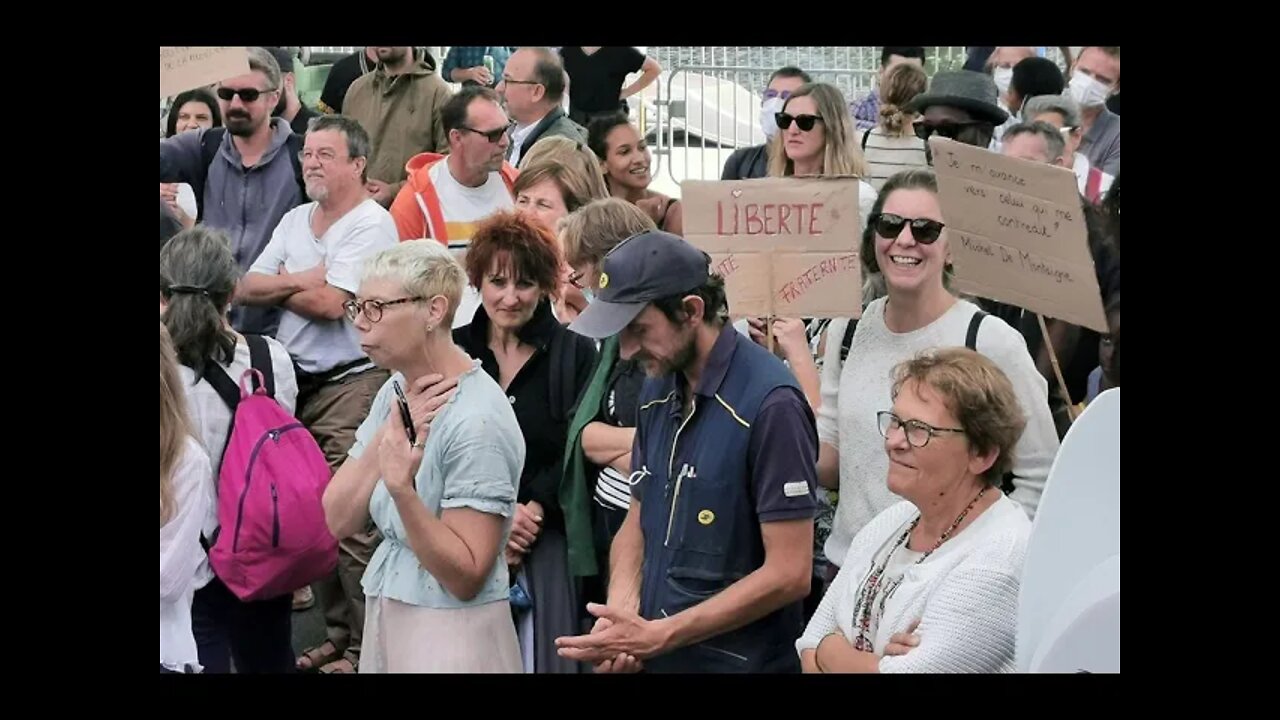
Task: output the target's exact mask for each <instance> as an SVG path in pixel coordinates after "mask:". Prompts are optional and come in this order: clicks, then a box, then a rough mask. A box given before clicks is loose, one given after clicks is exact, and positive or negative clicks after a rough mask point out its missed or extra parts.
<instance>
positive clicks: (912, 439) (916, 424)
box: [876, 410, 964, 448]
mask: <svg viewBox="0 0 1280 720" xmlns="http://www.w3.org/2000/svg"><path fill="white" fill-rule="evenodd" d="M876 420H877V421H878V422H879V425H880V434H881V435H882V436H884V438H885V439H886V440H888V439H889V433H891V432H893V431H894V430H897V429H898V428H902V429H903V430H905V431H906V434H907V444H908V445H910V446H911V447H913V448H922V447H924V446H925V445H928V444H929V440H931V439H933V437H934V436H935V435H941V434H942V433H960V434H962V435H963V434H964V430H961V429H959V428H942V427H934V426H932V425H930V424H929V423H927V422H924V421H923V420H903V419H902V418H900V417H898V416H897V415H894V414H893V413H891V412H889V411H888V410H881V411H880V412H878V413H876Z"/></svg>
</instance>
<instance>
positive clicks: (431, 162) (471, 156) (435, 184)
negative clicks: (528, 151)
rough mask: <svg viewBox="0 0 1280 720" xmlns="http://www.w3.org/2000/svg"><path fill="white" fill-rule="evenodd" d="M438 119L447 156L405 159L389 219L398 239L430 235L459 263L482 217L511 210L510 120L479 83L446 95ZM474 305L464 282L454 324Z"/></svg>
mask: <svg viewBox="0 0 1280 720" xmlns="http://www.w3.org/2000/svg"><path fill="white" fill-rule="evenodd" d="M440 123H441V127H442V128H443V129H444V133H445V136H446V138H447V140H448V143H449V146H448V149H449V154H448V155H440V154H437V153H430V152H427V153H422V154H420V155H415V156H414V157H413V158H412V159H411V160H409V163H408V170H409V178H408V180H407V181H406V182H405V184H404V187H402V188H401V190H400V193H399V194H398V195H397V196H396V199H395V202H393V203H392V204H391V217H392V218H394V219H395V222H396V228H397V229H398V230H399V232H400V239H401V240H419V239H422V238H433V239H435V240H436V241H437V242H439V243H441V244H443V245H446V246H448V247H449V249H450V250H453V251H454V252H455V254H456V255H458V259H459V261H461V259H462V256H463V255H464V254H465V253H466V250H467V247H468V246H469V245H470V244H471V235H472V233H473V232H474V231H475V227H476V225H477V224H478V223H479V222H480V221H481V220H484V219H485V218H486V217H488V216H490V215H492V214H493V213H495V212H497V211H499V210H511V209H514V208H515V191H514V187H515V182H516V170H515V168H513V167H512V166H511V165H510V164H509V163H507V162H506V161H505V157H506V154H507V148H508V147H509V146H510V144H511V137H510V134H509V133H510V130H511V126H512V123H511V121H510V120H508V119H507V114H506V113H505V112H504V111H503V110H502V105H501V101H500V100H499V97H498V93H496V92H494V91H493V90H492V89H490V88H487V87H483V86H480V85H469V86H467V87H464V88H462V90H460V91H458V94H456V95H454V96H453V97H451V98H449V101H448V102H446V103H445V104H444V107H443V108H441V110H440ZM441 161H443V162H441ZM479 304H480V295H479V292H478V291H477V290H476V289H475V288H473V287H471V286H467V289H466V290H465V291H464V292H463V295H462V302H461V303H460V304H459V306H458V311H457V312H456V313H455V314H454V317H453V326H454V327H462V326H463V325H466V324H468V323H470V322H471V318H472V316H473V315H474V314H475V311H476V307H478V306H479Z"/></svg>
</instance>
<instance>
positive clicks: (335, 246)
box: [235, 115, 399, 672]
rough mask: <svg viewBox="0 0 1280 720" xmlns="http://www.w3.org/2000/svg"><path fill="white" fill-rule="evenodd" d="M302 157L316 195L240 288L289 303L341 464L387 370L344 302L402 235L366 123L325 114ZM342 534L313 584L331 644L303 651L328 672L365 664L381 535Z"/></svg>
mask: <svg viewBox="0 0 1280 720" xmlns="http://www.w3.org/2000/svg"><path fill="white" fill-rule="evenodd" d="M301 156H302V157H301V161H302V167H303V171H304V173H305V177H306V182H307V194H308V195H309V196H310V197H311V199H312V200H313V202H310V203H307V204H306V205H302V206H300V207H298V208H295V209H294V210H292V211H290V212H289V213H287V214H286V215H285V216H284V218H283V219H281V221H280V224H279V226H278V227H277V228H276V230H275V233H274V234H273V235H272V237H271V242H270V243H268V244H267V247H266V249H264V250H263V251H262V255H261V256H260V257H259V258H258V260H257V262H255V263H254V264H253V267H252V268H250V270H249V272H248V273H247V274H246V275H245V276H244V278H243V279H242V280H241V281H240V284H239V286H238V287H237V288H236V294H235V300H236V302H237V303H242V304H246V305H254V306H277V307H281V308H283V310H284V313H283V316H282V317H281V319H280V332H279V335H278V339H279V340H280V342H281V343H283V344H284V346H285V349H287V350H288V351H289V355H290V356H291V357H292V358H293V361H294V364H295V365H296V367H297V378H298V404H297V412H296V416H297V418H298V421H299V422H301V423H302V424H304V425H305V426H306V427H307V429H308V430H310V431H311V434H312V435H314V436H315V438H316V441H317V442H318V443H319V444H320V448H321V450H323V451H324V454H325V459H326V460H327V461H328V463H329V467H330V469H331V470H332V471H333V472H337V471H338V468H339V467H341V466H342V462H343V461H344V460H345V459H346V453H347V450H348V449H350V447H351V444H352V442H354V440H355V432H356V428H358V427H359V426H360V423H361V422H363V421H364V419H365V417H366V416H367V415H368V414H369V407H370V404H371V403H372V402H373V397H374V395H376V394H377V392H378V390H379V388H381V387H382V384H383V383H384V382H386V380H387V377H388V375H387V372H386V371H385V370H379V369H377V368H376V367H375V366H374V365H373V363H371V362H370V361H369V358H368V357H367V356H366V355H365V352H364V350H363V349H362V348H361V347H360V339H359V335H358V334H357V333H356V331H355V328H354V327H352V325H351V323H349V322H348V321H347V319H346V310H345V308H344V304H345V303H346V302H347V301H348V300H350V299H352V297H354V294H355V292H356V290H357V289H358V288H359V284H360V272H361V269H362V268H363V267H364V263H365V261H366V260H368V259H369V258H370V257H372V256H373V255H376V254H377V253H379V252H381V251H382V250H386V249H387V248H391V247H395V245H396V243H397V242H398V241H399V239H398V237H397V235H396V228H395V222H394V221H392V219H391V215H390V214H389V213H388V212H387V211H386V210H385V209H383V207H382V206H381V205H379V204H378V203H377V202H375V201H374V200H373V199H372V198H370V197H369V195H368V193H367V192H366V191H365V179H366V172H367V170H368V164H369V135H368V134H367V133H366V132H365V131H364V128H362V127H361V126H360V124H359V123H357V122H356V121H355V120H352V119H351V118H348V117H346V116H344V115H325V116H322V117H320V118H319V119H317V120H315V121H314V123H313V124H312V126H311V129H310V130H309V131H308V132H307V135H306V141H305V144H304V146H303V150H302V153H301ZM339 540H340V543H339V552H338V570H337V574H336V575H335V576H333V577H332V578H330V579H329V580H328V581H321V582H319V583H317V584H316V586H315V589H316V594H317V595H318V596H319V599H320V603H321V605H322V606H323V607H324V610H325V620H326V623H325V624H326V627H327V635H328V642H326V643H325V645H323V646H321V648H319V649H317V652H308V653H305V654H304V658H300V659H299V663H300V666H299V668H300V669H304V670H316V669H320V668H321V666H323V665H325V664H326V663H329V662H334V663H339V664H340V665H338V666H335V667H333V668H330V671H332V670H337V671H338V672H351V671H353V670H354V669H355V667H356V666H357V665H358V663H359V659H360V636H361V631H362V630H363V628H364V593H363V591H362V590H361V587H360V578H361V575H362V574H363V572H364V568H365V566H367V565H368V562H369V557H370V556H372V554H373V550H374V549H375V547H376V545H377V541H378V538H377V537H375V536H373V535H372V534H370V533H358V534H357V535H355V536H353V537H351V538H340V539H339ZM326 646H331V647H332V651H331V652H326V650H329V647H326ZM344 652H345V657H344ZM348 666H349V667H348Z"/></svg>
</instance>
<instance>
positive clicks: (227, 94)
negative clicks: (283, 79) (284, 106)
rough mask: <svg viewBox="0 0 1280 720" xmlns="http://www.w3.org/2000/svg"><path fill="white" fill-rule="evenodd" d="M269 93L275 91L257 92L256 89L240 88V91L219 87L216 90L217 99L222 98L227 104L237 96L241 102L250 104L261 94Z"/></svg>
mask: <svg viewBox="0 0 1280 720" xmlns="http://www.w3.org/2000/svg"><path fill="white" fill-rule="evenodd" d="M269 92H275V91H274V90H259V89H258V88H242V89H240V90H235V89H232V88H229V87H220V88H218V97H220V98H222V99H223V100H226V101H227V102H231V99H232V98H234V97H235V96H236V95H239V96H240V99H241V100H243V101H245V102H247V103H251V102H253V101H254V100H257V99H258V97H259V96H261V95H262V94H264V93H269Z"/></svg>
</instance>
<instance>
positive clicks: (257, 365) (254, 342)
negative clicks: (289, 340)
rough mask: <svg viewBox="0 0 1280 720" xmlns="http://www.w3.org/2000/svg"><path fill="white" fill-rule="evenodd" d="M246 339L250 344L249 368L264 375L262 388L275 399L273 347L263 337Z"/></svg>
mask: <svg viewBox="0 0 1280 720" xmlns="http://www.w3.org/2000/svg"><path fill="white" fill-rule="evenodd" d="M244 339H245V341H246V342H248V343H249V366H250V367H252V368H253V369H254V370H257V371H258V372H260V373H262V384H263V385H262V386H263V387H264V388H266V390H267V395H269V396H271V397H272V398H275V396H276V378H275V372H274V370H273V369H272V366H271V346H269V345H267V339H266V338H264V337H262V336H261V335H245V336H244Z"/></svg>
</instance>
